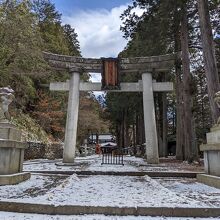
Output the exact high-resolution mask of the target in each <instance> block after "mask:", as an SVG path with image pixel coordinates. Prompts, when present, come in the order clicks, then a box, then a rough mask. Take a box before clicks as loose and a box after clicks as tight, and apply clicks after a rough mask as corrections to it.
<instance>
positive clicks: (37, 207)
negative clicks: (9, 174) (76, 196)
mask: <svg viewBox="0 0 220 220" xmlns="http://www.w3.org/2000/svg"><path fill="white" fill-rule="evenodd" d="M0 211H5V212H18V213H34V214H47V215H85V214H87V215H89V214H91V215H92V214H100V215H118V216H128V215H132V216H166V217H219V216H220V208H178V207H175V208H169V207H137V208H135V207H111V206H109V207H102V206H74V205H66V206H55V205H50V204H28V203H17V202H4V201H0Z"/></svg>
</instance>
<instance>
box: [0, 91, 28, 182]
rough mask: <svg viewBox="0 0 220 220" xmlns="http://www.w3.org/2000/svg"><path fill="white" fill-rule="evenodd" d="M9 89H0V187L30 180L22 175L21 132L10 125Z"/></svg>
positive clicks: (10, 99)
mask: <svg viewBox="0 0 220 220" xmlns="http://www.w3.org/2000/svg"><path fill="white" fill-rule="evenodd" d="M13 93H14V91H13V90H12V89H11V88H10V87H4V88H0V185H9V184H16V183H19V182H21V181H24V180H26V179H29V178H30V174H29V173H22V169H23V159H24V149H25V148H26V147H27V144H26V143H23V142H21V131H20V130H18V129H17V128H16V127H15V126H14V125H13V124H11V123H10V119H11V116H10V114H9V111H8V106H9V105H10V103H11V102H12V101H13V100H14V95H13Z"/></svg>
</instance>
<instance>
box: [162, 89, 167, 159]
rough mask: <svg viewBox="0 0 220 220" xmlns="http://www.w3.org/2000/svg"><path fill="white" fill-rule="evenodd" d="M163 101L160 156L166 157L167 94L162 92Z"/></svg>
mask: <svg viewBox="0 0 220 220" xmlns="http://www.w3.org/2000/svg"><path fill="white" fill-rule="evenodd" d="M162 100H163V136H162V137H163V147H162V156H163V157H166V156H167V94H166V93H165V92H164V93H163V94H162Z"/></svg>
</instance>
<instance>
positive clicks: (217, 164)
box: [197, 91, 220, 188]
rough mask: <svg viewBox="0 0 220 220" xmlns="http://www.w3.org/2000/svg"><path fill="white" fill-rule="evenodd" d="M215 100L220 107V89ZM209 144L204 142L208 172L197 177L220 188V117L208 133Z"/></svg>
mask: <svg viewBox="0 0 220 220" xmlns="http://www.w3.org/2000/svg"><path fill="white" fill-rule="evenodd" d="M215 102H216V104H217V106H218V107H219V108H220V91H219V92H217V93H216V94H215ZM206 139H207V144H202V145H201V146H200V150H201V151H203V152H204V166H205V172H206V174H199V175H197V179H198V180H199V181H200V182H203V183H205V184H208V185H211V186H215V187H218V188H220V117H219V119H218V122H217V124H216V125H214V126H213V127H212V128H211V131H210V132H209V133H207V134H206Z"/></svg>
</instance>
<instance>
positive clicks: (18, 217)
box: [0, 212, 219, 220]
mask: <svg viewBox="0 0 220 220" xmlns="http://www.w3.org/2000/svg"><path fill="white" fill-rule="evenodd" d="M0 219H1V220H30V219H31V220H217V219H219V218H179V217H178V218H171V217H150V216H104V215H72V216H66V215H54V216H51V215H37V214H21V213H10V212H0Z"/></svg>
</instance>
